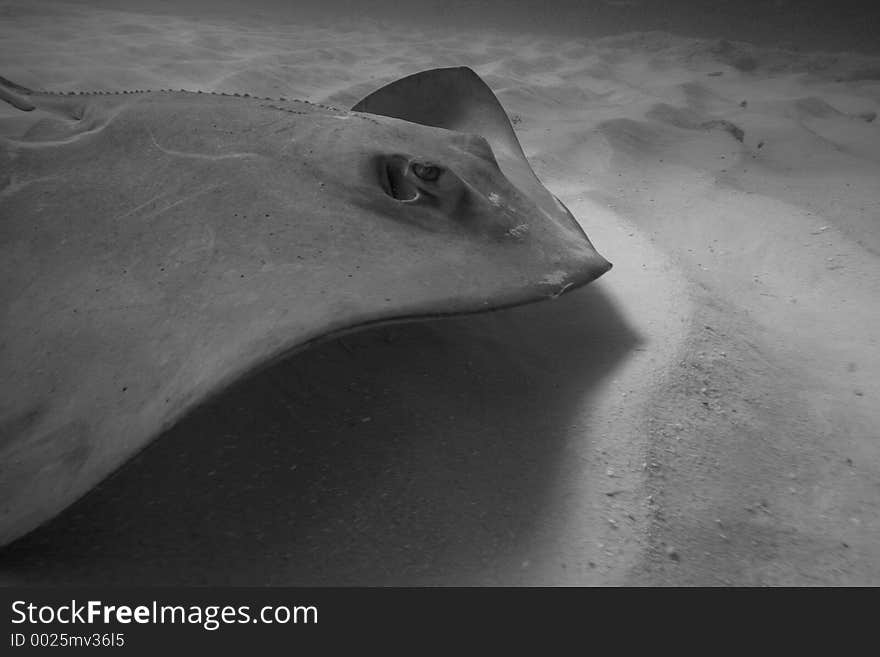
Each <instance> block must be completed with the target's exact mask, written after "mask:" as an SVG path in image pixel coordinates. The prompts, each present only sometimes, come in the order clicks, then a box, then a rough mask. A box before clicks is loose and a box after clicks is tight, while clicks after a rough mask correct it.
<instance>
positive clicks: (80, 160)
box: [0, 68, 610, 544]
mask: <svg viewBox="0 0 880 657" xmlns="http://www.w3.org/2000/svg"><path fill="white" fill-rule="evenodd" d="M0 100H5V101H6V102H7V103H8V104H9V105H11V106H13V107H15V108H17V110H19V111H21V112H27V117H28V122H27V125H26V126H25V124H23V123H20V122H19V121H18V119H17V118H16V116H11V117H8V118H6V119H4V121H3V122H0V129H2V134H4V136H3V137H2V138H0V253H2V255H0V270H2V273H0V277H2V288H0V299H2V305H0V308H2V343H0V372H2V392H0V544H2V543H7V542H9V541H10V540H13V539H14V538H16V537H18V536H20V535H22V534H23V533H25V532H27V531H29V530H31V529H33V528H34V527H36V526H37V525H39V524H40V523H42V522H44V521H45V520H47V519H48V518H49V517H51V516H52V515H54V514H56V513H58V512H59V511H60V510H61V509H63V508H64V507H65V506H67V505H68V504H70V503H72V502H73V501H74V500H75V499H77V498H78V497H79V496H81V495H82V494H83V493H85V492H86V491H88V490H89V489H90V488H91V487H93V486H94V485H95V484H96V483H98V482H99V481H100V480H101V479H102V478H103V477H105V476H106V475H107V474H109V473H110V472H112V471H113V470H114V469H115V468H116V467H118V466H119V465H120V464H121V463H122V462H124V461H125V460H126V459H127V458H129V457H130V456H131V455H132V454H133V453H135V452H136V451H137V450H139V449H141V448H142V447H143V446H145V445H146V444H147V443H148V442H149V441H150V440H152V439H153V438H155V437H156V436H158V435H159V434H160V433H161V432H162V431H163V430H164V429H166V428H167V427H168V426H169V425H170V424H171V423H173V422H174V421H176V420H177V419H179V418H180V417H181V415H182V414H183V413H185V412H186V411H187V410H188V409H189V408H191V407H192V406H193V405H194V404H197V403H199V402H202V401H204V400H205V399H206V398H208V397H209V396H210V395H212V394H215V393H217V392H218V391H219V390H221V389H222V388H224V387H225V386H227V385H228V384H229V383H231V382H232V381H234V380H235V379H237V378H238V377H240V376H242V375H244V374H246V373H248V372H249V371H251V370H253V369H255V368H257V367H261V366H264V365H266V364H268V363H269V362H271V361H273V360H275V359H277V358H279V357H281V356H283V355H284V354H286V353H289V352H290V351H291V350H292V349H295V348H298V347H301V346H302V345H305V344H307V343H309V342H310V341H313V340H315V339H318V338H321V337H324V336H328V335H333V334H336V333H338V332H341V331H346V330H351V329H353V328H357V327H360V326H364V325H369V324H373V323H378V322H389V321H396V320H403V319H408V318H416V317H427V316H440V315H451V314H460V313H471V312H480V311H486V310H491V309H496V308H501V307H505V306H511V305H516V304H521V303H526V302H531V301H536V300H539V299H543V298H549V297H555V296H558V295H559V294H561V293H562V292H564V291H566V290H568V289H571V288H574V287H577V286H579V285H581V284H584V283H587V282H589V281H591V280H593V279H594V278H596V277H597V276H599V275H601V274H602V273H603V272H605V271H606V270H607V269H608V268H609V267H610V265H609V264H608V263H607V262H606V261H605V260H604V259H603V258H602V257H601V256H599V255H598V254H597V253H596V251H595V250H594V249H593V247H592V245H591V244H590V242H589V240H588V239H587V237H586V235H584V233H583V231H582V230H581V229H580V227H579V226H578V224H577V222H576V221H575V220H574V219H573V217H571V215H570V213H569V212H568V211H567V210H566V209H565V207H564V206H563V205H562V204H561V203H560V202H559V201H558V200H557V199H555V198H554V197H553V196H552V195H551V194H550V193H549V192H548V191H547V190H546V189H545V188H544V187H543V186H542V185H541V183H540V182H539V181H538V179H537V178H536V177H535V176H534V174H533V173H532V170H531V168H530V167H529V166H528V163H527V161H526V159H525V157H524V156H523V154H522V150H521V149H520V147H519V143H518V142H517V140H516V137H515V135H514V133H513V130H512V129H511V127H510V123H509V122H508V120H507V117H506V115H505V114H504V111H503V110H502V109H501V106H500V105H499V104H498V101H497V99H496V98H495V96H494V95H493V94H492V92H491V91H490V90H489V89H488V87H487V86H486V85H485V84H484V83H483V82H482V81H481V80H480V79H479V78H478V77H477V76H476V74H474V73H473V72H472V71H470V70H469V69H458V68H457V69H439V70H435V71H427V72H424V73H420V74H416V75H414V76H410V77H409V78H404V79H403V80H400V81H398V82H396V83H393V84H391V85H389V86H388V87H386V88H384V89H380V90H379V91H377V92H376V93H374V94H372V95H371V96H369V97H367V98H366V99H364V100H363V101H361V103H358V105H356V106H355V108H354V110H355V111H341V110H336V109H332V108H328V107H324V106H318V105H313V104H309V103H305V102H297V101H287V100H283V99H282V100H272V99H263V98H255V97H248V96H226V95H216V94H210V93H198V92H183V91H181V92H176V91H173V92H120V93H96V94H75V95H65V94H52V93H46V92H34V91H30V90H28V89H25V88H23V87H19V86H17V85H15V84H13V83H11V82H9V81H8V80H4V79H0ZM22 116H24V115H22Z"/></svg>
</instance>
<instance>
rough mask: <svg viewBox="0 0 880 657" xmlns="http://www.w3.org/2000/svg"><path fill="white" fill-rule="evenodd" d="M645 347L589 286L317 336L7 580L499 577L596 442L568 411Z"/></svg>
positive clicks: (147, 456)
mask: <svg viewBox="0 0 880 657" xmlns="http://www.w3.org/2000/svg"><path fill="white" fill-rule="evenodd" d="M637 341H638V338H637V336H636V335H635V333H634V332H633V331H632V330H631V329H630V328H628V327H627V326H626V324H625V322H624V321H623V319H622V318H621V317H620V315H619V314H618V312H617V311H616V309H615V307H614V306H613V304H612V303H611V302H610V301H609V300H608V299H607V297H606V296H605V295H604V294H603V292H602V289H601V286H600V285H592V286H589V287H588V288H585V289H582V290H578V291H576V292H573V293H571V294H569V295H566V296H565V297H563V298H561V299H559V300H557V301H555V302H553V303H540V304H536V305H533V306H527V307H522V308H515V309H512V310H507V311H503V312H497V313H491V314H487V315H483V316H473V317H467V318H458V319H450V320H438V321H430V322H421V323H413V324H407V325H400V326H396V327H386V328H375V329H371V330H367V331H364V332H362V333H358V334H355V335H350V336H348V337H345V338H342V339H336V340H333V341H331V342H327V343H324V344H321V345H318V346H315V347H313V348H311V349H308V350H306V351H304V352H302V353H299V354H297V355H295V356H292V357H291V358H289V359H287V360H285V361H283V362H281V363H279V364H277V365H275V366H273V367H272V368H270V369H268V370H265V371H263V372H260V373H259V374H257V375H254V376H252V377H251V378H249V379H246V380H242V381H241V382H239V383H238V384H236V385H235V386H234V387H233V388H231V389H230V390H228V391H227V392H225V393H224V394H223V395H221V396H219V397H217V398H215V399H214V400H213V401H212V402H211V403H209V404H207V405H205V406H203V407H201V408H199V409H197V410H195V411H193V412H192V413H191V414H189V415H188V416H187V417H186V418H185V419H184V420H182V421H181V422H180V423H179V424H178V425H176V426H175V427H174V428H173V429H171V430H170V431H168V432H167V433H166V434H164V435H163V436H162V437H161V438H160V439H159V440H157V441H156V442H154V443H153V444H152V445H150V447H148V448H147V449H146V450H145V451H144V452H142V453H141V454H140V455H139V456H137V457H136V458H134V459H133V460H132V461H130V462H129V463H128V464H126V465H125V466H124V467H123V468H121V469H120V470H119V471H118V472H117V473H116V474H115V475H113V476H112V477H110V478H109V479H108V480H106V481H105V482H103V483H102V484H101V485H100V486H99V487H97V488H96V489H95V490H94V491H92V492H91V493H89V494H88V495H87V496H86V497H84V498H83V499H81V500H80V501H79V502H77V503H76V504H74V505H73V506H72V507H70V508H69V509H67V511H65V512H64V513H63V514H61V515H60V516H58V517H57V518H55V519H54V520H53V521H51V522H49V523H48V524H47V525H45V526H43V527H42V528H40V529H38V530H37V531H35V532H33V533H31V534H30V535H28V536H25V537H24V538H22V539H20V540H19V541H17V542H15V543H13V544H12V545H10V546H9V547H7V548H6V549H5V550H3V551H2V552H0V579H2V581H3V582H4V583H7V584H12V583H56V584H60V583H94V584H98V583H133V584H134V583H142V584H278V585H282V584H290V585H323V584H365V585H380V584H446V583H469V582H477V581H483V582H485V577H484V576H482V575H481V573H483V572H485V571H486V569H487V567H488V565H489V564H493V563H498V561H499V560H504V559H506V558H507V557H509V556H510V555H512V554H515V550H516V547H517V546H518V545H520V544H521V543H522V542H525V541H528V540H529V537H530V535H531V533H532V532H533V531H534V530H535V527H536V526H537V525H539V524H540V522H541V517H542V514H543V513H545V512H546V511H547V505H548V504H552V503H553V500H552V499H551V491H552V487H553V486H552V485H553V482H554V478H555V477H556V475H557V470H558V465H559V463H560V460H561V459H563V458H564V452H565V449H564V448H565V445H566V444H567V443H568V442H570V441H572V440H577V441H584V440H586V441H589V439H590V437H589V426H587V427H584V426H583V425H581V426H578V427H576V428H573V427H572V422H573V417H574V416H578V417H581V418H582V417H583V413H584V409H587V412H588V413H589V408H590V405H591V403H592V402H591V399H592V397H593V396H594V395H595V394H597V393H598V390H599V387H600V383H601V382H602V380H603V378H605V377H606V376H607V375H608V374H609V373H610V372H611V371H612V370H613V369H614V368H615V367H616V366H617V365H618V364H620V362H621V361H622V359H623V358H624V357H625V355H626V354H627V353H628V351H629V350H631V349H632V348H633V347H634V346H635V345H636V343H637ZM481 577H482V579H481ZM497 583H503V582H497Z"/></svg>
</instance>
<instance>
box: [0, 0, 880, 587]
mask: <svg viewBox="0 0 880 657" xmlns="http://www.w3.org/2000/svg"><path fill="white" fill-rule="evenodd" d="M0 19H2V20H0V62H2V70H0V75H3V76H4V77H7V78H9V79H11V80H14V81H16V82H19V83H21V84H24V85H27V86H30V87H33V88H38V89H47V90H53V91H77V90H123V89H164V88H173V89H178V88H185V89H192V90H195V89H200V90H206V91H207V90H212V91H225V92H239V93H245V92H246V93H250V94H254V95H261V96H271V97H278V96H284V97H287V98H301V99H306V100H310V101H312V102H320V103H327V104H330V105H334V106H338V107H349V106H351V105H352V104H353V103H354V102H356V101H357V100H359V99H360V98H361V97H363V96H364V95H366V94H367V93H369V92H371V91H373V90H375V89H376V88H378V87H380V86H381V85H382V84H384V83H387V82H389V81H391V80H394V79H396V78H398V77H400V76H403V75H407V74H409V73H413V72H416V71H419V70H423V69H428V68H434V67H442V66H458V65H466V66H470V67H472V68H473V69H474V70H476V71H477V72H478V73H479V74H480V75H481V76H482V77H483V78H484V79H485V80H486V82H487V83H488V84H489V85H490V86H491V87H492V88H493V90H495V92H496V93H497V95H498V97H499V99H500V100H501V102H502V104H503V105H504V107H505V108H506V110H507V111H508V114H509V115H510V117H511V120H512V122H513V124H514V127H515V129H516V131H517V134H518V136H519V139H520V141H521V142H522V145H523V148H524V150H525V152H526V154H527V156H528V158H529V160H530V162H531V163H532V166H533V168H534V169H535V171H536V173H537V174H538V176H539V177H540V178H541V179H542V181H544V183H545V184H546V186H547V187H548V188H549V189H550V190H551V191H552V192H554V193H555V194H556V195H557V196H559V197H560V198H561V199H562V200H563V201H564V202H565V203H566V204H567V205H568V206H569V208H570V209H571V210H572V212H573V214H574V215H575V216H576V217H578V218H579V220H580V221H581V223H582V224H583V226H584V228H585V230H586V231H587V233H588V234H589V235H590V237H591V239H592V240H593V242H594V244H595V245H596V247H597V248H598V250H599V251H600V252H601V253H602V254H603V255H605V256H607V257H608V259H610V260H611V261H612V262H614V264H615V268H614V269H613V270H612V271H611V272H610V273H609V274H607V275H606V276H605V277H603V278H602V279H601V280H600V281H599V282H597V283H595V284H593V285H591V286H589V287H587V288H585V289H582V290H579V291H577V292H574V293H572V294H570V295H567V296H565V297H562V298H560V299H559V300H557V301H555V302H553V303H549V302H548V303H542V304H537V305H535V306H530V307H525V308H519V309H513V310H510V311H505V312H499V313H494V314H491V315H486V316H474V317H471V318H462V319H456V320H449V321H443V322H428V323H420V324H413V325H409V326H400V327H396V328H394V329H377V330H371V331H367V332H364V333H361V334H358V335H355V336H352V337H349V338H346V339H345V340H344V341H343V340H339V341H335V342H332V343H329V344H326V345H322V346H320V347H317V348H315V349H312V350H309V351H307V352H305V353H303V354H302V355H300V356H297V357H294V358H292V359H291V360H289V361H287V362H285V363H282V364H280V365H278V366H276V367H274V368H273V369H272V370H270V371H269V372H267V373H265V374H264V375H261V376H260V377H257V378H255V379H252V380H248V381H245V382H242V383H241V384H240V385H239V386H237V387H236V388H235V389H233V390H231V391H229V392H227V393H225V394H224V396H223V397H221V398H220V399H217V400H215V401H214V402H213V403H212V404H211V405H210V406H208V407H207V408H203V409H200V410H198V411H196V412H195V413H193V414H191V415H190V416H189V417H187V418H186V419H185V420H184V421H183V422H182V423H181V424H179V425H178V426H177V427H175V428H174V429H173V430H172V431H171V432H169V433H168V434H167V435H165V436H163V438H162V439H160V440H159V441H157V442H156V443H155V444H154V445H153V446H152V447H151V448H150V449H148V450H146V451H145V452H144V453H143V454H141V455H140V456H138V457H137V458H136V459H135V460H134V461H133V462H131V463H130V464H129V465H128V466H127V467H126V468H124V469H123V470H122V471H121V472H120V473H118V474H117V475H116V476H114V477H113V478H111V479H110V480H109V481H107V482H105V483H104V484H103V485H102V486H100V487H99V488H98V489H97V490H96V491H95V492H94V493H92V494H91V495H89V496H87V497H86V498H84V499H83V500H82V501H80V502H79V503H77V504H76V505H74V506H73V507H71V508H70V509H68V511H67V512H65V513H64V514H62V515H61V516H60V517H58V518H57V519H56V520H54V521H52V522H51V523H50V524H49V525H47V526H46V527H44V528H43V529H41V530H39V531H37V532H35V533H34V534H31V535H30V536H28V537H26V538H25V539H24V540H22V541H19V542H18V543H16V544H14V545H13V546H12V547H10V548H7V549H6V550H5V551H4V552H3V553H2V554H0V580H2V581H3V582H6V583H15V582H38V581H43V582H94V583H100V582H142V583H143V582H148V583H218V584H227V583H228V584H233V583H235V584H547V585H566V584H704V585H714V584H736V585H760V584H770V585H779V584H795V585H832V584H845V585H860V584H874V585H877V584H880V403H878V399H880V346H878V327H880V262H878V253H880V122H878V121H877V120H876V116H877V111H878V108H880V58H870V57H867V56H861V55H855V54H831V53H813V54H806V53H795V52H790V51H785V50H776V49H768V48H756V47H752V46H749V45H747V44H745V43H739V42H736V43H731V42H719V41H707V40H697V39H689V38H685V37H677V36H672V35H668V34H662V33H639V34H625V35H620V36H614V37H605V38H600V39H591V40H571V39H567V40H565V39H563V40H560V39H558V38H553V37H549V36H540V37H537V36H531V35H523V34H515V33H504V32H493V31H491V30H484V29H480V30H476V29H458V30H454V31H452V30H448V29H443V30H440V29H435V30H430V29H427V28H424V27H423V28H421V29H415V28H413V27H411V26H408V25H406V26H405V25H402V24H401V25H395V24H381V23H378V22H371V21H364V20H357V21H349V22H345V21H336V22H333V23H327V24H323V25H321V24H309V25H304V24H296V23H286V22H283V21H277V20H271V19H270V17H259V16H255V17H252V18H248V19H246V20H245V19H241V20H236V21H232V20H229V19H223V18H219V17H214V18H211V17H208V18H202V19H197V18H194V17H188V18H184V17H177V16H168V15H161V14H138V13H132V12H119V11H112V10H108V9H90V8H85V7H81V6H68V5H54V4H50V3H42V2H39V3H38V2H28V3H23V2H2V3H0ZM22 121H23V119H21V118H20V117H19V116H17V115H16V114H15V111H14V110H13V109H12V108H9V107H5V106H4V107H2V108H0V126H2V128H3V130H5V131H7V132H8V131H15V130H20V129H22V127H23V125H24V124H23V123H22ZM0 196H2V191H0Z"/></svg>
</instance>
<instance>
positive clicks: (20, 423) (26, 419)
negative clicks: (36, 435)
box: [0, 404, 46, 450]
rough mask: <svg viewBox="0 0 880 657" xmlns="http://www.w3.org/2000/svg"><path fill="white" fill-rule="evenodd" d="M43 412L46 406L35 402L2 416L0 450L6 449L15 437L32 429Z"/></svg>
mask: <svg viewBox="0 0 880 657" xmlns="http://www.w3.org/2000/svg"><path fill="white" fill-rule="evenodd" d="M45 412H46V406H45V405H44V404H37V405H35V406H32V407H31V408H29V409H27V410H26V411H22V412H20V413H15V414H13V415H9V416H7V417H6V418H4V419H3V421H2V422H0V450H3V449H6V447H7V446H9V445H10V444H11V443H12V442H14V441H15V439H16V438H18V437H19V436H21V435H23V434H26V433H27V432H28V431H30V430H31V429H33V427H34V426H35V425H36V424H37V422H39V420H40V418H41V417H42V416H43V414H44V413H45Z"/></svg>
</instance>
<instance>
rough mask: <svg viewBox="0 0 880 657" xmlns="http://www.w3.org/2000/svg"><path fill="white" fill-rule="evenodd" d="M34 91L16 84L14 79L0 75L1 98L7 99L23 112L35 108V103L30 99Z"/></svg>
mask: <svg viewBox="0 0 880 657" xmlns="http://www.w3.org/2000/svg"><path fill="white" fill-rule="evenodd" d="M32 93H34V92H33V91H32V90H30V89H28V88H27V87H22V86H21V85H20V84H15V82H13V81H12V80H7V79H6V78H4V77H2V76H0V100H3V101H6V102H7V103H9V104H10V105H12V106H13V107H15V108H16V109H20V110H21V111H23V112H30V111H31V110H32V109H34V104H33V103H32V102H31V101H30V100H28V98H27V97H28V96H30V95H31V94H32Z"/></svg>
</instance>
